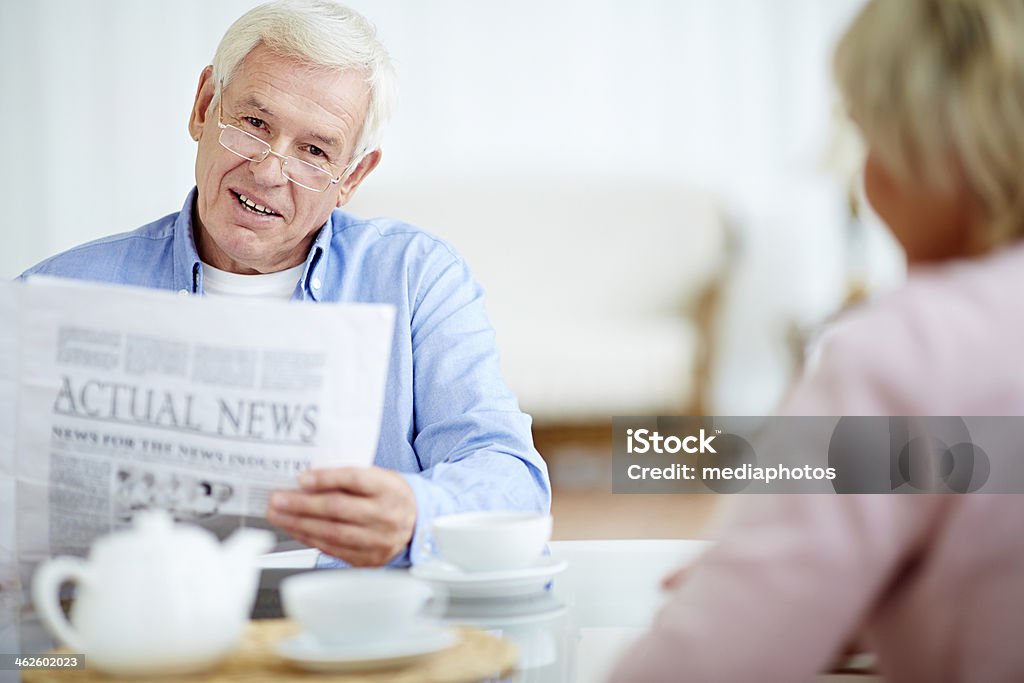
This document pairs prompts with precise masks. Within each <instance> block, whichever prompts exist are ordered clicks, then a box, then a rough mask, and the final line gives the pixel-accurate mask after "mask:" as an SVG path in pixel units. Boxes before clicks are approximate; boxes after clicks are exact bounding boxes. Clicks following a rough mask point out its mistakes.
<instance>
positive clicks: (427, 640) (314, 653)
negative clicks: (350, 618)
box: [274, 624, 459, 671]
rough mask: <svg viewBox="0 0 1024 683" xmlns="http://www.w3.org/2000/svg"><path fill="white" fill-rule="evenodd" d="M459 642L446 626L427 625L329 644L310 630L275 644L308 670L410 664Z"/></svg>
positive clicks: (337, 669)
mask: <svg viewBox="0 0 1024 683" xmlns="http://www.w3.org/2000/svg"><path fill="white" fill-rule="evenodd" d="M457 642H459V636H458V635H457V634H456V633H455V631H453V630H452V629H450V628H448V627H447V626H442V625H439V624H428V625H423V626H419V627H416V628H415V629H412V630H410V631H409V632H407V633H403V634H401V635H397V636H396V637H395V638H394V639H389V640H386V641H378V642H373V643H359V644H344V645H327V644H324V643H322V642H320V641H319V640H317V639H316V638H315V637H313V636H312V635H311V634H309V633H300V634H298V635H297V636H292V637H291V638H286V639H285V640H282V641H281V642H280V643H278V644H277V645H276V646H275V647H274V652H276V653H277V654H278V656H280V657H282V658H284V659H287V660H288V661H289V662H291V663H293V664H295V665H296V666H298V667H300V668H303V669H306V670H309V671H372V670H377V669H394V668H398V667H402V666H407V665H409V664H412V663H414V662H416V661H417V660H419V659H422V658H424V657H426V656H427V655H432V654H434V653H435V652H440V651H441V650H445V649H447V648H449V647H451V646H452V645H455V644H456V643H457Z"/></svg>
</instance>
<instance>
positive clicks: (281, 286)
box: [203, 263, 306, 299]
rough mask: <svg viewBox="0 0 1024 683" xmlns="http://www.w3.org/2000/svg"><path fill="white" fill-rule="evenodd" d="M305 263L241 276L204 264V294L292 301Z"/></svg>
mask: <svg viewBox="0 0 1024 683" xmlns="http://www.w3.org/2000/svg"><path fill="white" fill-rule="evenodd" d="M305 267H306V264H305V263H300V264H299V265H297V266H295V267H294V268H289V269H288V270H282V271H279V272H276V273H263V274H260V275H239V274H238V273H229V272H227V271H226V270H220V269H219V268H214V267H213V266H211V265H210V264H209V263H204V264H203V292H204V293H205V294H207V295H209V296H250V297H262V298H264V299H291V298H292V294H293V293H294V292H295V284H296V283H297V282H298V281H299V278H300V277H302V270H303V268H305Z"/></svg>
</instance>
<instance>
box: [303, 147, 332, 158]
mask: <svg viewBox="0 0 1024 683" xmlns="http://www.w3.org/2000/svg"><path fill="white" fill-rule="evenodd" d="M306 151H307V152H308V153H309V156H311V157H325V156H327V152H325V151H323V150H322V149H320V148H319V147H317V146H316V145H309V146H308V147H306Z"/></svg>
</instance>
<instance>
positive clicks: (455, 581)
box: [411, 557, 569, 598]
mask: <svg viewBox="0 0 1024 683" xmlns="http://www.w3.org/2000/svg"><path fill="white" fill-rule="evenodd" d="M568 566H569V563H568V562H566V561H565V560H562V561H560V562H556V561H555V560H553V559H552V558H550V557H541V558H540V559H538V560H537V562H536V563H535V564H534V565H533V566H532V567H527V568H525V569H505V570H501V571H494V572H467V571H463V570H461V569H459V568H458V567H456V566H454V565H451V564H448V563H447V562H442V561H441V560H428V561H426V562H424V563H422V564H418V565H415V566H414V567H413V568H412V570H411V573H412V575H413V576H415V577H416V578H417V579H423V580H424V581H432V582H434V583H438V584H441V585H443V586H444V587H445V588H446V589H447V590H448V594H449V595H450V596H451V597H455V598H501V597H513V596H522V595H532V594H535V593H540V592H543V590H544V588H545V587H546V586H547V585H548V583H549V582H550V581H551V578H552V577H553V576H555V574H559V573H561V572H563V571H565V568H566V567H568Z"/></svg>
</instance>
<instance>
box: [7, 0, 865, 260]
mask: <svg viewBox="0 0 1024 683" xmlns="http://www.w3.org/2000/svg"><path fill="white" fill-rule="evenodd" d="M859 2H860V0H826V1H823V0H686V1H683V2H679V1H678V0H660V1H658V0H621V1H614V2H612V1H605V2H594V1H590V0H555V1H547V0H522V1H518V2H511V1H506V0H502V1H498V0H491V1H482V2H471V1H470V0H432V1H431V2H419V1H417V0H356V1H354V2H351V3H350V4H352V5H353V6H354V7H356V8H357V9H360V10H361V11H363V12H365V13H366V14H367V16H369V17H370V18H371V20H373V21H374V22H375V23H376V24H377V25H378V27H379V30H380V33H381V35H382V37H383V39H384V40H385V41H386V44H387V45H388V46H389V47H390V49H391V51H392V53H393V55H394V57H395V59H396V61H397V64H398V69H399V72H400V77H401V80H402V106H401V109H400V111H399V113H398V116H397V118H396V120H395V122H394V125H393V126H392V129H391V130H390V133H389V136H388V138H387V144H386V146H385V152H386V153H385V163H384V164H383V165H382V166H381V168H380V169H379V170H378V172H377V173H378V174H379V178H380V179H382V180H383V181H386V179H387V178H389V177H392V178H394V177H405V178H408V177H413V178H415V177H417V176H420V175H424V174H429V175H434V174H438V173H447V174H454V173H475V172H476V171H478V170H479V169H481V168H496V169H502V170H518V171H520V172H522V173H531V172H534V171H536V170H538V169H544V170H546V171H548V172H556V173H557V172H563V173H565V174H566V177H567V178H569V179H571V177H572V174H577V173H602V172H609V173H613V172H625V173H631V174H639V175H656V176H662V177H671V178H678V179H680V180H681V181H691V182H696V183H698V184H701V185H705V186H709V187H713V188H716V189H722V190H723V191H725V192H726V193H728V194H740V195H742V194H745V193H749V192H750V191H751V190H752V189H753V190H755V191H756V187H757V185H758V184H759V183H763V182H764V181H765V180H766V179H770V178H778V177H779V176H781V175H796V174H800V173H805V172H807V171H808V170H811V169H813V167H814V165H815V164H816V163H817V161H818V159H819V157H820V155H821V150H822V148H823V145H824V144H825V140H826V136H827V132H828V131H827V121H828V117H827V114H828V109H829V106H830V99H829V91H828V71H827V55H828V51H829V46H830V44H831V42H832V40H833V38H834V35H835V34H836V32H837V29H838V27H839V26H841V24H842V22H843V21H845V19H846V17H847V16H848V15H849V13H850V11H851V8H852V7H854V6H856V5H858V4H859ZM254 4H255V3H253V2H251V1H250V0H219V1H218V2H207V1H201V0H173V1H172V0H145V1H138V0H33V1H32V2H27V1H24V0H0V93H2V100H0V130H3V131H4V133H5V134H4V145H3V147H4V150H5V152H6V159H5V162H4V163H3V164H0V192H2V203H3V206H4V214H3V215H4V219H5V220H3V225H2V227H0V229H2V231H3V232H2V246H3V248H2V249H0V277H6V276H12V275H14V274H16V273H17V272H20V270H21V269H23V268H24V267H26V266H28V265H31V264H32V263H33V262H35V261H36V260H38V259H40V258H42V257H43V256H45V255H47V254H49V253H51V252H53V251H55V250H57V249H62V248H65V247H68V246H71V245H72V244H74V243H77V242H79V241H81V240H83V239H87V238H91V237H94V236H98V235H102V234H107V233H110V232H115V231H122V230H127V229H130V228H133V227H136V226H137V225H139V224H141V223H144V222H147V221H149V220H152V219H153V218H155V217H157V216H160V215H163V214H165V213H167V212H170V211H174V210H177V209H178V208H179V206H180V203H181V200H182V198H183V197H184V194H185V192H186V191H187V189H188V187H189V186H190V183H191V181H192V170H191V169H192V161H193V153H194V148H193V143H192V142H191V140H190V139H189V138H188V136H187V132H186V130H185V122H186V118H187V116H188V112H189V107H190V104H191V100H192V97H193V94H194V92H195V86H196V81H197V78H198V73H199V71H200V69H201V68H202V67H203V66H204V65H205V64H207V63H208V61H209V60H210V58H211V57H212V55H213V51H214V48H215V47H216V43H217V41H218V40H219V38H220V36H221V35H222V34H223V31H224V30H225V29H226V28H227V26H228V25H229V24H230V22H231V21H232V20H233V19H234V18H236V17H237V16H238V15H239V14H240V13H242V12H243V11H244V10H246V9H248V8H249V7H251V6H252V5H254Z"/></svg>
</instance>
